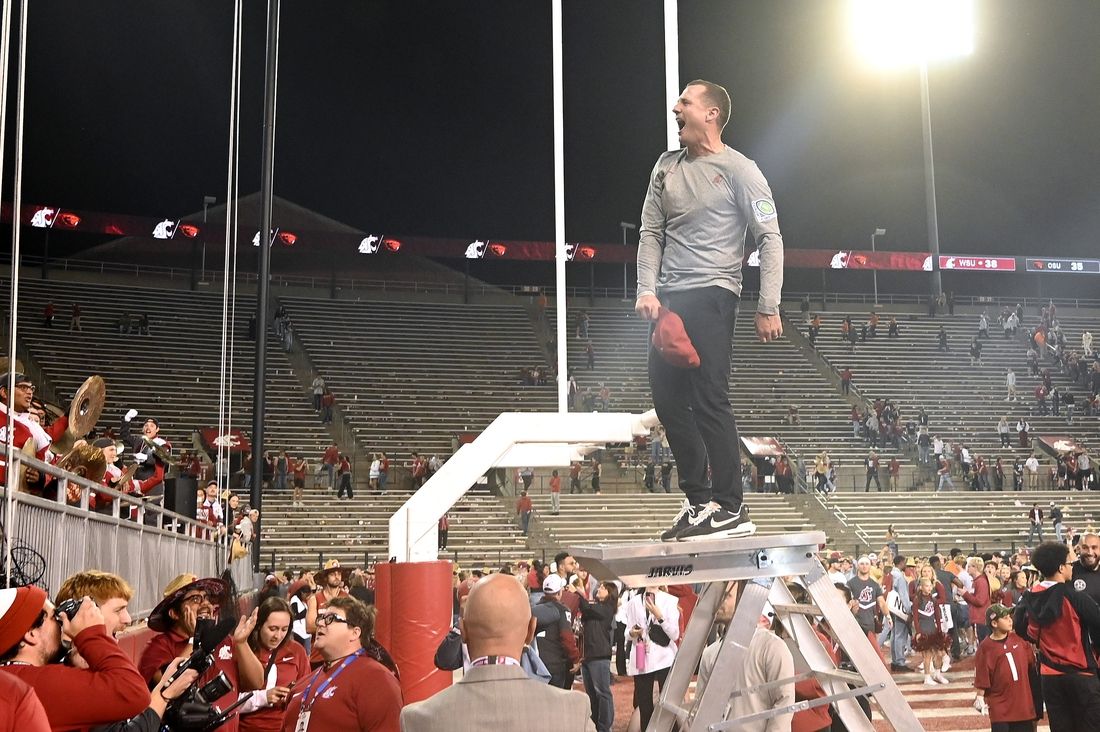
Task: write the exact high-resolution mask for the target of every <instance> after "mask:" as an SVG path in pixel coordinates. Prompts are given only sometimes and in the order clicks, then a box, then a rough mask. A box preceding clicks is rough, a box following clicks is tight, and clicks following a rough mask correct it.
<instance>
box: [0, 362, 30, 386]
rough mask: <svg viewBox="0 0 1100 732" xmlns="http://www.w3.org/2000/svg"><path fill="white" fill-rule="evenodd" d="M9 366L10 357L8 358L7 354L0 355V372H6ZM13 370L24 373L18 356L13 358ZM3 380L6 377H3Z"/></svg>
mask: <svg viewBox="0 0 1100 732" xmlns="http://www.w3.org/2000/svg"><path fill="white" fill-rule="evenodd" d="M10 367H11V359H10V358H8V357H7V356H0V372H4V373H6V372H7V370H8V369H9V368H10ZM15 371H16V373H19V374H25V373H26V371H24V370H23V362H22V361H20V360H19V359H18V358H17V359H15ZM5 381H6V379H5Z"/></svg>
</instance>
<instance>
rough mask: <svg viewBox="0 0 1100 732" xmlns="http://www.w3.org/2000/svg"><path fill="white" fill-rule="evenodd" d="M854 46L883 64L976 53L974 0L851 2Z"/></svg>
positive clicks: (906, 64) (926, 60)
mask: <svg viewBox="0 0 1100 732" xmlns="http://www.w3.org/2000/svg"><path fill="white" fill-rule="evenodd" d="M850 5H851V7H850V12H851V32H852V40H853V43H854V45H855V48H856V49H857V51H858V52H859V53H860V55H861V56H863V57H864V58H865V59H867V60H868V61H870V62H871V63H874V64H876V65H878V66H885V67H900V66H914V65H918V64H928V63H929V62H932V61H937V60H941V59H949V58H957V57H960V56H967V55H969V54H971V53H973V51H974V3H973V0H850Z"/></svg>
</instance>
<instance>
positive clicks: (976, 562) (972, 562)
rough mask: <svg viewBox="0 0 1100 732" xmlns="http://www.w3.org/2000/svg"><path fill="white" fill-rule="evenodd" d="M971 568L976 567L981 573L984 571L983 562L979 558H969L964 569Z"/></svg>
mask: <svg viewBox="0 0 1100 732" xmlns="http://www.w3.org/2000/svg"><path fill="white" fill-rule="evenodd" d="M971 567H977V569H978V571H979V572H981V571H983V570H985V560H984V559H982V558H981V557H970V558H969V559H967V560H966V568H967V569H970V568H971Z"/></svg>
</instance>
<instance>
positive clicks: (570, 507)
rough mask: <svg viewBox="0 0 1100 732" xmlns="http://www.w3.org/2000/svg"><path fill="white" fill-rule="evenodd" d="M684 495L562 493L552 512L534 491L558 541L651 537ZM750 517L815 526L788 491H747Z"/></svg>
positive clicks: (788, 526) (768, 530) (776, 527)
mask: <svg viewBox="0 0 1100 732" xmlns="http://www.w3.org/2000/svg"><path fill="white" fill-rule="evenodd" d="M682 502H683V495H682V494H681V493H680V492H679V491H677V492H676V493H672V494H664V493H659V494H652V495H646V496H639V495H637V494H634V495H627V494H613V493H612V494H608V493H604V494H601V495H598V496H595V495H590V494H584V495H563V496H562V498H561V510H560V512H559V513H558V514H557V515H553V514H551V512H550V498H549V496H547V495H536V496H535V497H534V501H533V503H534V506H535V510H536V511H537V512H538V519H539V522H540V523H541V524H542V526H543V527H545V529H546V530H547V532H548V533H549V534H550V535H551V536H552V537H553V539H554V540H555V541H556V542H557V543H558V545H559V546H571V545H574V544H592V543H603V542H619V541H622V542H630V541H649V540H651V539H653V538H655V537H657V536H659V535H660V534H661V532H662V531H664V530H665V529H667V528H668V527H669V525H671V523H672V519H673V518H674V517H675V516H676V513H677V511H679V510H680V505H681V503H682ZM745 503H746V504H748V507H749V517H750V518H751V519H752V521H753V523H754V524H756V527H757V531H758V532H760V533H762V534H783V533H796V532H799V531H810V530H813V529H814V528H815V527H813V526H812V525H811V524H810V522H809V521H808V520H807V519H806V517H805V516H804V515H803V514H802V512H801V511H800V510H799V509H798V508H797V507H796V506H794V505H792V504H790V503H788V502H787V501H786V500H784V497H783V496H778V495H770V494H761V493H750V494H748V495H747V496H746V497H745Z"/></svg>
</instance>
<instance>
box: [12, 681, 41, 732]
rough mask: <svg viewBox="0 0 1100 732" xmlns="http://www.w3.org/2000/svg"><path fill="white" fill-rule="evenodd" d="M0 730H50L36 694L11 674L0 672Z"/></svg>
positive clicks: (38, 731) (26, 731) (34, 731)
mask: <svg viewBox="0 0 1100 732" xmlns="http://www.w3.org/2000/svg"><path fill="white" fill-rule="evenodd" d="M0 730H19V732H50V723H49V720H47V719H46V710H45V709H43V708H42V702H40V701H39V700H38V695H37V694H35V693H34V689H32V688H31V687H29V686H27V684H26V683H25V682H23V681H20V680H19V678H18V677H17V676H14V675H12V674H3V673H0Z"/></svg>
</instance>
